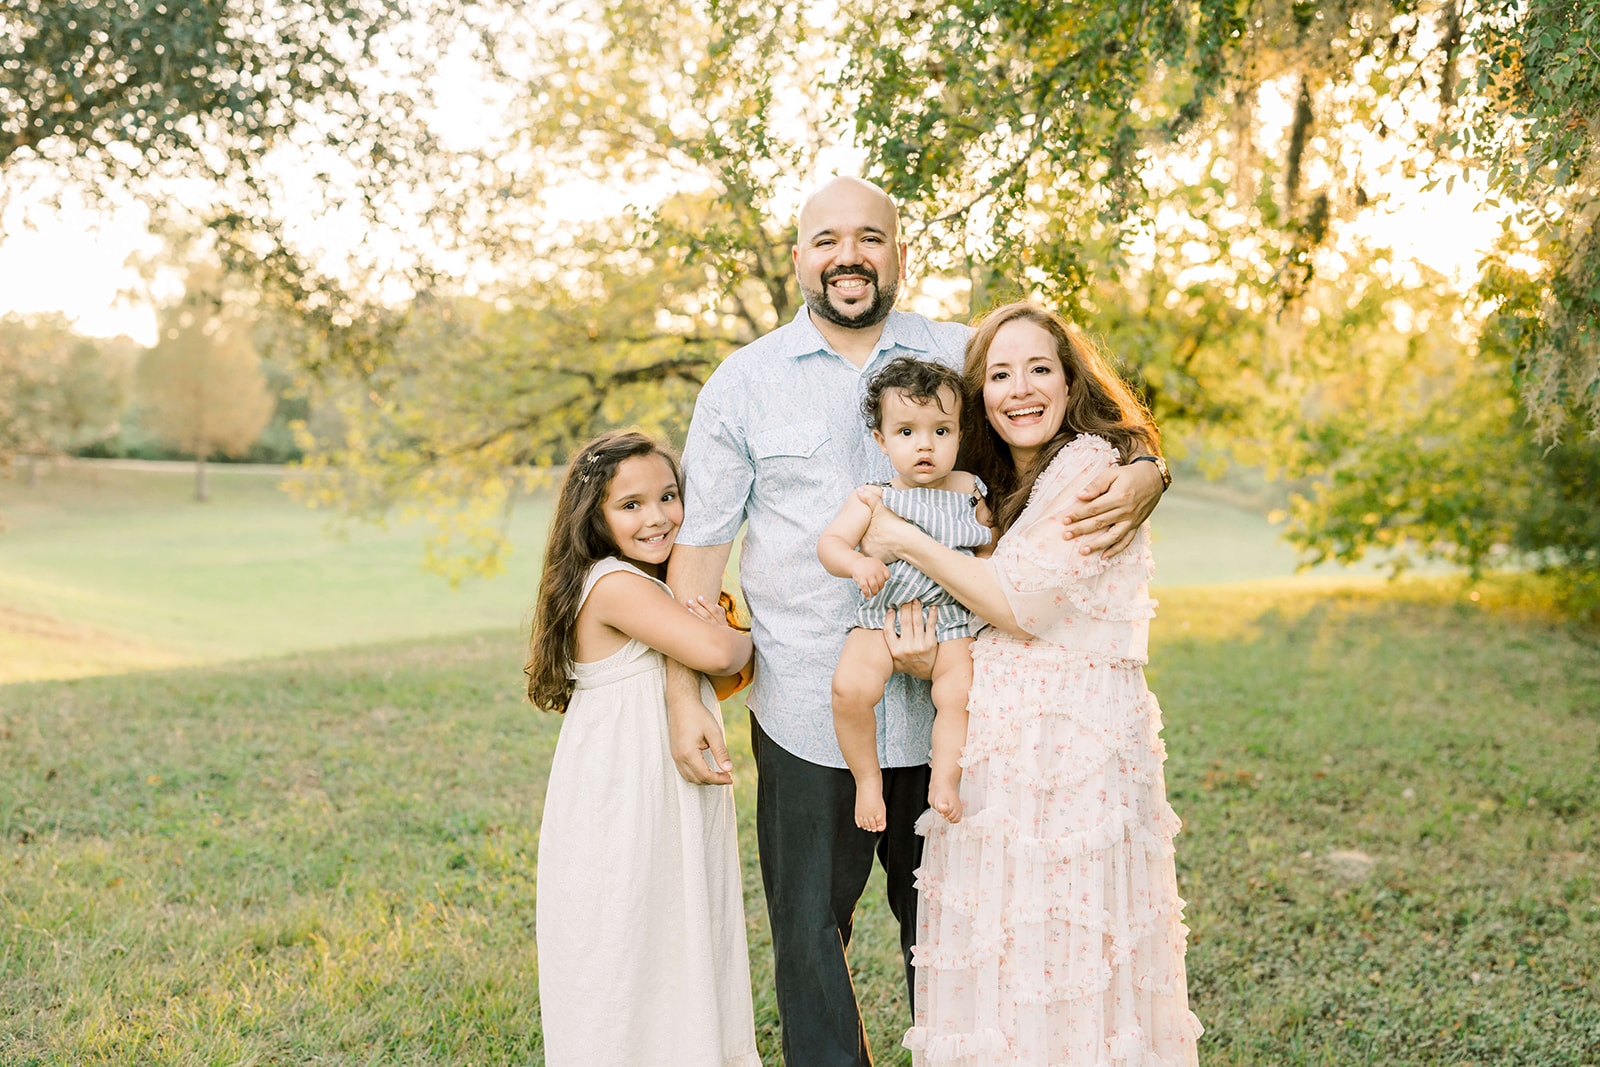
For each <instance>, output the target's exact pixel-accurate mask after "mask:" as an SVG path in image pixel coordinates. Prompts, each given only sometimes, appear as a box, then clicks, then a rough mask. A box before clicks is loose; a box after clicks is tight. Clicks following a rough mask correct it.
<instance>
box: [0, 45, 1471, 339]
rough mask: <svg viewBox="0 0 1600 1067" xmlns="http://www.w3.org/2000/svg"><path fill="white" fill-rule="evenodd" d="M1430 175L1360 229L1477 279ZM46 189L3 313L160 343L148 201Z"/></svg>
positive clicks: (1403, 253) (834, 165)
mask: <svg viewBox="0 0 1600 1067" xmlns="http://www.w3.org/2000/svg"><path fill="white" fill-rule="evenodd" d="M442 88H444V90H445V92H444V96H443V99H442V101H441V103H442V105H443V106H442V109H443V110H444V111H446V112H447V113H448V114H449V117H450V120H449V122H448V123H446V124H445V125H446V127H447V128H450V129H452V131H453V132H455V133H457V134H458V135H460V136H464V137H467V138H469V139H470V137H471V136H472V134H471V130H472V129H473V128H475V127H482V128H484V129H487V128H488V127H487V126H485V124H486V123H492V122H493V121H494V118H495V115H496V112H497V111H498V110H499V109H498V108H497V107H495V106H494V105H495V103H496V101H494V100H492V99H487V98H486V97H487V96H489V95H492V94H491V93H490V91H489V90H488V89H486V87H485V86H484V85H483V83H482V82H478V81H476V80H475V79H473V78H471V77H470V76H469V75H467V74H465V73H459V74H457V75H456V76H455V77H451V78H449V79H448V80H447V83H446V84H445V85H444V86H443V87H442ZM1268 95H1269V96H1270V94H1268ZM1263 104H1264V105H1265V111H1266V112H1267V113H1268V115H1267V116H1264V117H1267V118H1268V121H1269V124H1270V122H1271V113H1273V112H1277V111H1283V112H1284V114H1283V115H1282V116H1281V121H1282V122H1283V123H1284V124H1286V123H1287V116H1288V110H1287V108H1288V104H1287V98H1285V100H1283V101H1278V102H1274V101H1271V100H1270V99H1267V100H1263ZM1275 104H1276V106H1274V105H1275ZM463 131H466V132H465V133H463ZM1396 140H1398V139H1396ZM860 163H861V153H860V152H859V151H856V150H854V149H852V148H849V147H840V148H837V149H836V150H834V151H833V152H832V153H829V154H826V155H825V156H824V158H823V159H822V160H821V167H820V168H819V173H822V174H826V173H859V167H860ZM1423 183H1424V182H1423V179H1421V178H1417V179H1414V180H1405V179H1399V178H1398V177H1396V178H1393V179H1391V180H1390V182H1389V183H1388V185H1387V187H1386V188H1385V189H1384V190H1383V191H1385V192H1387V193H1388V194H1389V199H1388V200H1387V202H1386V204H1385V205H1384V207H1382V208H1381V209H1379V210H1369V212H1368V213H1367V214H1366V216H1365V217H1364V218H1363V219H1362V220H1361V221H1360V222H1359V223H1358V224H1357V225H1356V226H1354V227H1352V228H1351V232H1352V233H1353V234H1354V235H1357V236H1362V237H1365V238H1367V239H1368V240H1370V241H1372V242H1373V243H1377V244H1388V245H1389V246H1390V247H1391V248H1393V250H1394V252H1395V254H1396V258H1398V259H1400V260H1406V259H1410V260H1414V261H1416V262H1419V263H1424V264H1427V265H1428V266H1431V267H1433V268H1434V269H1436V270H1439V271H1441V272H1442V273H1444V274H1446V275H1447V276H1451V277H1453V278H1455V279H1457V280H1458V282H1459V283H1461V284H1466V283H1469V282H1470V281H1471V279H1473V278H1474V277H1475V276H1476V265H1477V262H1478V259H1479V258H1480V256H1481V254H1482V253H1483V251H1484V250H1486V249H1487V248H1488V247H1489V246H1490V245H1491V243H1492V242H1493V241H1494V239H1495V237H1496V236H1497V234H1498V232H1499V221H1498V218H1497V217H1495V216H1492V215H1491V214H1489V213H1485V212H1476V211H1474V208H1475V207H1476V206H1477V204H1478V203H1479V201H1480V200H1481V199H1482V192H1481V190H1479V189H1477V188H1469V187H1467V186H1465V185H1463V184H1460V183H1457V185H1456V186H1455V189H1454V191H1453V192H1449V193H1447V192H1446V191H1445V190H1444V188H1443V186H1438V187H1436V188H1435V189H1434V190H1432V191H1431V192H1428V193H1423V192H1422V191H1421V188H1422V185H1423ZM289 184H291V185H292V184H294V183H293V182H292V181H291V182H290V183H289ZM785 192H786V193H792V194H793V199H794V204H792V205H780V210H797V209H798V206H799V200H800V194H801V192H802V190H801V188H800V186H799V184H798V182H797V183H795V188H794V189H792V190H787V189H786V190H785ZM617 195H618V194H617V191H616V190H613V189H607V188H603V187H600V186H598V185H586V184H577V185H571V186H567V187H564V188H559V189H556V190H553V191H552V195H551V196H550V197H549V200H548V202H547V204H546V209H547V210H548V211H550V212H551V213H552V214H553V215H555V216H556V217H558V218H567V219H584V218H598V217H601V216H603V215H604V214H605V213H607V212H608V211H611V210H614V208H615V205H616V203H617ZM47 196H48V190H45V189H42V188H30V189H26V190H22V191H16V190H13V191H11V194H10V196H9V197H8V200H7V203H6V207H5V210H4V212H3V214H0V313H4V312H7V311H18V312H23V313H37V312H51V311H59V312H62V313H64V314H65V315H66V316H67V317H68V318H70V319H71V320H72V321H73V322H74V323H75V324H76V327H77V329H78V330H79V331H81V332H83V333H85V334H89V335H92V336H101V337H110V336H115V335H117V334H127V335H129V336H130V337H132V338H133V339H134V340H136V341H138V342H140V343H141V344H151V343H153V342H154V340H155V323H156V320H155V312H154V309H153V308H152V307H151V306H150V304H149V303H148V302H147V301H146V300H144V299H143V298H142V297H139V296H136V295H131V294H133V293H136V292H138V291H139V290H140V288H141V286H140V279H139V276H138V274H137V273H136V272H135V271H134V269H133V268H132V267H131V266H130V265H129V259H130V257H132V256H135V255H146V256H147V255H150V254H151V253H154V252H156V251H158V249H159V242H158V240H157V239H156V238H154V237H152V236H151V235H150V234H149V233H148V232H147V230H146V228H145V227H146V222H147V218H148V216H147V212H146V210H145V209H144V207H143V206H142V205H140V204H139V203H138V202H137V201H134V200H132V199H130V200H128V201H127V202H125V203H122V204H117V205H112V206H111V207H110V208H104V209H103V208H95V209H91V208H89V207H88V206H86V205H85V204H84V202H83V201H82V199H81V198H79V197H76V196H74V195H72V194H70V193H69V194H68V195H66V196H65V197H64V203H63V206H62V210H61V211H59V212H57V211H52V210H50V209H49V208H47V207H45V206H43V205H44V204H45V203H46V200H47ZM641 197H642V198H644V199H648V198H649V194H648V191H641ZM311 225H313V226H314V227H315V230H316V233H317V235H318V237H319V239H320V241H321V243H322V244H323V247H325V248H336V249H337V248H344V249H350V248H354V247H357V246H358V245H359V244H360V243H361V241H362V240H363V239H364V237H365V236H366V232H365V228H364V227H363V225H362V223H361V220H360V219H359V218H357V217H355V216H354V215H353V214H352V215H350V217H347V218H341V217H340V216H339V215H337V214H331V215H327V214H325V215H319V216H317V217H316V218H315V220H314V222H312V223H311Z"/></svg>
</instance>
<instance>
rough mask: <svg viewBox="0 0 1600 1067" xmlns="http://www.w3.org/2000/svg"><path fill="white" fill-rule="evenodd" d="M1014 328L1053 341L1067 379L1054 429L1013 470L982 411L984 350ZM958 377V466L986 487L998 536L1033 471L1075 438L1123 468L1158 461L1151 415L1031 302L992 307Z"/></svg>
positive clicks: (1021, 501) (1073, 335)
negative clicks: (1102, 448)
mask: <svg viewBox="0 0 1600 1067" xmlns="http://www.w3.org/2000/svg"><path fill="white" fill-rule="evenodd" d="M1019 321H1020V322H1031V323H1033V324H1034V325H1036V326H1038V327H1039V328H1040V329H1041V330H1044V331H1045V332H1046V333H1048V334H1049V335H1050V337H1051V338H1052V339H1053V340H1054V341H1055V348H1056V357H1057V358H1058V359H1059V360H1060V361H1061V369H1062V371H1063V372H1064V373H1065V375H1066V380H1067V404H1066V411H1065V414H1064V415H1063V417H1062V419H1061V428H1060V429H1059V430H1057V431H1056V435H1055V436H1054V437H1052V438H1051V439H1050V440H1049V441H1047V442H1046V443H1045V446H1044V447H1043V448H1041V449H1040V450H1039V454H1038V455H1037V456H1035V457H1034V460H1033V463H1032V464H1030V465H1029V466H1028V468H1027V469H1026V470H1020V471H1019V470H1017V468H1016V464H1015V463H1014V462H1013V461H1012V459H1011V451H1010V449H1009V448H1008V447H1007V445H1006V443H1005V442H1004V441H1003V440H1001V438H1000V435H999V434H998V433H997V432H995V428H994V427H993V426H991V425H989V414H988V412H987V411H986V410H985V409H984V405H983V385H984V382H985V381H986V380H987V379H988V369H989V346H990V345H991V344H993V343H994V335H995V334H996V333H998V332H999V331H1000V327H1002V326H1004V325H1006V324H1007V323H1009V322H1019ZM961 378H962V383H963V385H964V387H965V389H964V391H965V393H966V396H965V398H964V399H965V403H963V404H962V407H961V423H962V426H961V457H960V459H959V460H958V461H957V466H958V467H959V468H960V469H961V470H965V471H971V472H972V473H973V474H976V475H978V476H979V477H980V478H982V479H983V480H984V481H985V482H987V483H988V484H989V493H990V507H991V510H992V511H993V513H994V516H995V521H996V525H997V528H998V532H999V533H1005V532H1006V531H1007V530H1009V529H1010V528H1011V524H1012V523H1014V522H1016V521H1017V516H1018V515H1020V514H1022V509H1023V508H1025V507H1026V506H1027V504H1028V494H1029V493H1031V492H1032V491H1033V483H1034V482H1035V481H1037V480H1038V478H1039V474H1040V472H1041V471H1043V470H1044V469H1045V468H1046V467H1048V466H1049V465H1050V461H1051V460H1053V459H1055V457H1056V453H1058V452H1060V451H1061V450H1062V449H1063V448H1065V447H1066V446H1067V445H1068V444H1069V443H1071V441H1072V440H1073V439H1074V438H1076V437H1077V436H1078V435H1079V434H1082V433H1092V434H1097V435H1099V436H1101V437H1104V438H1105V439H1106V440H1107V441H1109V442H1111V444H1112V445H1114V446H1115V447H1116V449H1117V451H1118V453H1120V454H1121V456H1122V460H1123V462H1124V463H1126V462H1127V461H1128V459H1129V458H1130V457H1132V456H1136V455H1141V454H1145V455H1154V454H1159V451H1160V447H1161V434H1160V431H1159V430H1157V429H1156V424H1155V420H1154V419H1152V418H1151V417H1150V410H1149V409H1148V408H1147V407H1145V405H1144V403H1143V402H1142V401H1140V399H1139V398H1138V397H1137V396H1135V395H1134V392H1133V390H1132V389H1129V388H1128V386H1127V383H1125V382H1124V381H1123V380H1122V379H1121V378H1120V377H1118V376H1117V374H1116V372H1115V371H1113V370H1112V369H1111V368H1110V367H1109V366H1108V365H1107V363H1106V361H1105V359H1104V358H1103V356H1102V355H1101V353H1100V351H1099V350H1098V349H1097V348H1096V347H1095V345H1093V344H1092V343H1091V342H1090V341H1089V340H1088V339H1087V338H1085V337H1083V336H1082V335H1081V334H1079V333H1078V331H1077V330H1075V329H1073V328H1072V327H1071V326H1069V325H1068V324H1067V322H1066V320H1065V319H1063V318H1062V317H1061V316H1059V315H1057V314H1056V313H1055V312H1053V311H1049V310H1047V309H1045V308H1042V307H1040V306H1039V305H1038V304H1035V303H1033V302H1032V301H1027V300H1024V301H1019V302H1017V303H1014V304H1006V305H1004V306H1002V307H998V308H995V309H994V310H993V311H991V312H989V313H988V314H987V315H985V316H984V317H983V319H982V320H980V321H979V323H978V328H977V331H976V332H974V333H973V335H972V337H971V338H969V339H968V341H967V357H966V364H965V366H964V367H963V369H962V373H961Z"/></svg>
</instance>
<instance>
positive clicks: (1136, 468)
mask: <svg viewBox="0 0 1600 1067" xmlns="http://www.w3.org/2000/svg"><path fill="white" fill-rule="evenodd" d="M1164 488H1165V486H1164V485H1163V483H1162V480H1161V472H1160V471H1159V470H1157V469H1156V465H1155V464H1154V463H1125V464H1123V465H1122V466H1120V467H1112V468H1111V469H1110V470H1107V471H1105V472H1103V473H1102V474H1100V476H1099V477H1097V478H1095V480H1094V481H1092V482H1090V483H1089V484H1088V485H1086V486H1084V487H1083V489H1082V491H1081V492H1079V493H1078V500H1079V503H1077V504H1075V505H1073V506H1072V507H1071V508H1069V509H1068V510H1067V512H1066V514H1065V515H1064V516H1063V520H1064V523H1065V525H1064V526H1063V527H1062V533H1061V536H1063V537H1065V538H1066V539H1067V540H1069V541H1070V540H1072V539H1074V538H1077V539H1078V542H1079V546H1080V547H1079V551H1081V552H1082V553H1083V554H1084V555H1085V556H1087V555H1089V554H1090V553H1091V552H1103V553H1104V554H1105V555H1107V556H1115V555H1116V554H1117V553H1118V552H1121V551H1122V550H1123V549H1125V548H1127V547H1128V546H1129V545H1131V544H1133V538H1134V535H1136V534H1137V533H1138V532H1139V526H1140V525H1141V524H1142V523H1143V522H1144V520H1146V519H1148V518H1149V517H1150V513H1151V512H1152V511H1154V510H1155V509H1156V505H1157V504H1159V503H1160V502H1161V493H1162V490H1163V489H1164Z"/></svg>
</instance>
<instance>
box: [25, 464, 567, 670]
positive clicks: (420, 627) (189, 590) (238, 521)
mask: <svg viewBox="0 0 1600 1067" xmlns="http://www.w3.org/2000/svg"><path fill="white" fill-rule="evenodd" d="M174 466H175V469H173V470H170V471H126V470H103V469H96V468H93V467H70V468H61V469H55V470H52V471H50V472H48V473H47V474H46V476H45V478H44V480H43V482H42V484H41V485H39V486H38V487H36V488H32V489H30V488H28V487H26V486H25V485H22V484H20V483H18V482H7V481H0V515H3V516H4V518H5V522H6V524H7V526H8V529H7V530H6V531H5V532H4V533H0V683H4V682H8V681H25V680H30V679H37V678H60V677H73V676H80V675H85V674H96V673H103V672H105V671H107V670H128V669H133V668H137V667H141V666H172V665H178V664H192V663H205V662H217V661H221V660H232V659H246V658H250V657H254V656H267V655H276V654H280V653H285V652H295V651H301V650H305V649H314V648H336V647H344V646H351V645H360V644H367V643H370V642H374V641H392V640H399V639H404V638H410V637H432V636H438V635H442V634H453V633H464V632H470V631H474V630H482V629H486V628H504V629H509V628H514V627H516V626H517V625H519V624H520V622H521V621H522V619H523V617H524V615H526V613H527V612H528V610H529V609H530V608H531V606H532V603H533V595H534V591H535V589H536V586H537V582H538V574H539V563H540V556H541V554H542V552H543V545H544V530H545V525H546V524H547V523H548V521H549V511H548V508H547V506H546V498H545V497H544V496H537V497H534V498H532V499H530V500H528V501H526V502H525V503H524V504H523V506H521V507H519V508H518V509H517V510H516V512H515V514H514V516H513V519H512V524H511V528H510V535H511V538H512V541H513V543H514V544H515V545H516V546H517V551H515V552H514V553H513V554H512V555H511V557H510V559H509V561H508V566H507V570H506V572H505V573H504V574H502V575H500V576H499V577H497V578H494V579H492V580H470V581H467V582H465V583H463V585H462V586H461V587H460V588H459V589H452V588H450V586H449V583H447V582H446V581H445V580H444V579H443V578H441V577H439V576H438V575H434V574H427V573H424V572H423V571H422V570H421V567H420V562H421V559H422V550H423V539H424V537H425V536H426V535H427V533H428V530H427V528H426V527H425V526H423V525H422V524H420V523H415V524H398V525H394V526H390V527H387V528H379V527H376V526H371V525H361V524H357V525H351V526H349V527H348V528H347V529H345V530H342V531H340V530H336V529H335V527H334V526H333V521H334V520H333V519H332V518H331V517H330V515H329V514H328V513H326V512H318V511H313V510H311V509H308V508H305V507H302V506H300V505H298V504H296V503H294V502H293V501H291V500H290V499H289V498H288V497H287V496H286V495H285V494H284V493H283V491H282V490H281V489H280V488H279V486H280V484H281V481H282V479H281V478H280V477H277V476H274V475H271V474H263V473H256V472H236V471H230V470H228V469H227V468H226V467H221V466H218V467H215V468H213V472H212V474H211V491H212V501H211V503H209V504H204V505H201V504H195V503H194V502H193V501H192V499H191V494H192V493H193V475H192V474H191V473H189V471H188V470H185V469H183V468H182V467H181V466H178V465H174Z"/></svg>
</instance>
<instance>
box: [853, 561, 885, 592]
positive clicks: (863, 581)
mask: <svg viewBox="0 0 1600 1067" xmlns="http://www.w3.org/2000/svg"><path fill="white" fill-rule="evenodd" d="M850 577H852V578H854V579H855V580H856V584H857V585H858V586H860V587H861V595H862V596H871V595H872V594H874V593H876V592H877V591H878V590H880V589H882V588H883V587H884V584H885V583H886V582H888V581H889V567H888V565H887V564H885V563H884V562H883V560H881V559H873V558H872V557H871V556H862V557H861V559H860V560H859V561H858V562H857V563H856V565H855V567H854V568H852V569H851V571H850Z"/></svg>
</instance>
